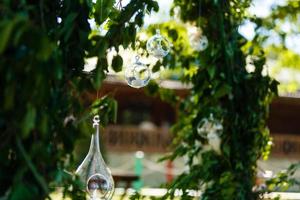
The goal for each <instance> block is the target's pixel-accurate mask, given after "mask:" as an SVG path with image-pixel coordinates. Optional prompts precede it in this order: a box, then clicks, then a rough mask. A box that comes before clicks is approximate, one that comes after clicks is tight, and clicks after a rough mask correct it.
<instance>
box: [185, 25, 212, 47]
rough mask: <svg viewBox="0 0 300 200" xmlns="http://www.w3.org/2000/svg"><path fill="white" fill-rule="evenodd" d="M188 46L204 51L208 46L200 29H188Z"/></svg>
mask: <svg viewBox="0 0 300 200" xmlns="http://www.w3.org/2000/svg"><path fill="white" fill-rule="evenodd" d="M188 36H189V41H190V46H191V47H192V49H194V50H195V51H204V50H205V49H206V48H207V47H208V39H207V37H206V36H205V35H203V34H202V31H201V29H199V28H196V27H194V28H191V29H189V31H188Z"/></svg>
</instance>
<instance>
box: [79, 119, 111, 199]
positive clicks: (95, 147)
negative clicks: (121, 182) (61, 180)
mask: <svg viewBox="0 0 300 200" xmlns="http://www.w3.org/2000/svg"><path fill="white" fill-rule="evenodd" d="M99 122H100V120H99V116H98V115H96V116H95V117H94V123H93V126H94V127H95V128H96V131H95V133H94V134H93V135H92V138H91V144H90V149H89V152H88V154H87V156H86V157H85V159H84V160H83V162H82V163H81V164H80V165H79V167H78V168H77V170H76V174H77V175H78V176H79V178H80V180H81V181H82V183H83V185H84V187H85V190H86V192H87V193H88V194H89V196H90V199H91V200H100V199H105V200H110V199H111V198H112V196H113V193H114V188H115V187H114V181H113V178H112V175H111V172H110V169H109V168H108V167H107V166H106V164H105V162H104V160H103V158H102V155H101V152H100V146H99Z"/></svg>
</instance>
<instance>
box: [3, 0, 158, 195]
mask: <svg viewBox="0 0 300 200" xmlns="http://www.w3.org/2000/svg"><path fill="white" fill-rule="evenodd" d="M114 5H115V1H114V0H98V1H94V2H93V1H91V0H64V1H60V0H38V1H37V0H33V1H13V0H4V1H1V2H0V19H1V20H0V85H1V92H0V102H1V103H0V140H1V142H0V149H1V151H0V197H1V199H11V200H18V199H22V200H25V199H45V198H46V197H48V194H49V193H50V192H51V191H54V190H55V189H56V188H57V187H58V186H63V187H64V188H65V191H64V195H65V196H70V197H71V198H72V199H84V198H85V197H84V196H83V195H84V194H83V193H82V192H80V190H78V188H79V186H80V184H79V182H78V181H74V180H73V178H72V176H70V175H69V174H68V173H66V171H65V170H69V171H74V169H76V166H74V157H73V154H72V152H73V150H74V145H75V142H76V141H77V140H78V139H79V138H80V137H84V134H86V133H89V131H90V128H89V127H90V126H89V124H87V123H88V122H89V120H88V119H89V112H87V110H88V109H89V108H88V107H87V105H86V103H88V102H86V101H85V99H82V92H83V91H87V90H92V91H95V89H99V88H100V86H101V83H102V80H103V79H104V78H105V72H106V71H107V67H108V64H107V59H106V54H107V49H110V48H112V47H115V48H116V49H118V47H119V45H123V46H124V47H125V48H126V47H128V46H129V45H131V44H133V43H134V41H135V34H136V28H137V27H138V26H141V25H142V24H143V17H144V15H145V13H147V12H152V11H153V10H155V11H157V10H158V5H157V2H155V1H152V0H132V1H131V2H130V3H129V4H128V5H127V6H126V7H124V8H123V9H122V10H118V9H117V8H115V7H114ZM89 19H94V20H95V23H96V25H97V26H98V27H99V26H100V25H101V24H103V22H104V21H107V22H108V26H107V28H108V32H107V33H106V35H104V36H101V34H99V33H98V32H97V30H94V31H92V30H91V28H90V24H89V22H88V20H89ZM95 56H96V57H97V59H98V63H97V66H96V69H95V70H94V73H92V74H90V75H87V74H84V73H82V69H83V66H84V63H85V58H89V57H95ZM120 63H121V64H122V60H121V58H120V57H116V58H115V61H114V69H116V71H117V70H118V69H119V68H120V66H119V65H121V64H120ZM90 110H92V113H95V112H101V122H102V125H105V124H107V123H108V122H109V121H111V120H112V119H114V118H115V111H116V103H115V102H114V100H113V99H111V98H110V97H104V98H103V99H101V100H98V101H97V102H95V103H94V104H93V105H92V106H91V108H90ZM71 186H72V187H71Z"/></svg>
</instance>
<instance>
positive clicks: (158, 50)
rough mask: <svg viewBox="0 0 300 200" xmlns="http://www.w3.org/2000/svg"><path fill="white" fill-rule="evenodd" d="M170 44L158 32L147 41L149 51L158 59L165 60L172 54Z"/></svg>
mask: <svg viewBox="0 0 300 200" xmlns="http://www.w3.org/2000/svg"><path fill="white" fill-rule="evenodd" d="M170 46H171V45H170V42H169V41H168V40H167V39H166V38H165V37H163V36H162V35H161V34H160V31H159V30H156V34H155V35H154V36H152V37H151V38H150V39H149V40H148V41H147V45H146V47H147V51H148V53H149V54H151V55H153V56H154V57H156V58H163V57H165V56H166V55H167V54H168V53H169V52H170V48H171V47H170Z"/></svg>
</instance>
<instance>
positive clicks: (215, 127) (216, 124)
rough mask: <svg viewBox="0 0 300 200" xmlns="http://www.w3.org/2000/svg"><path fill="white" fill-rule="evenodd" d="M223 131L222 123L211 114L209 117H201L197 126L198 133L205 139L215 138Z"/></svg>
mask: <svg viewBox="0 0 300 200" xmlns="http://www.w3.org/2000/svg"><path fill="white" fill-rule="evenodd" d="M222 131H223V125H222V123H221V122H220V121H219V120H217V119H215V118H214V117H213V115H212V114H211V115H210V116H209V118H204V119H202V120H201V121H200V122H199V123H198V126H197V132H198V134H199V135H200V136H201V137H203V138H206V139H215V138H216V137H218V135H220V134H221V132H222Z"/></svg>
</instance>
